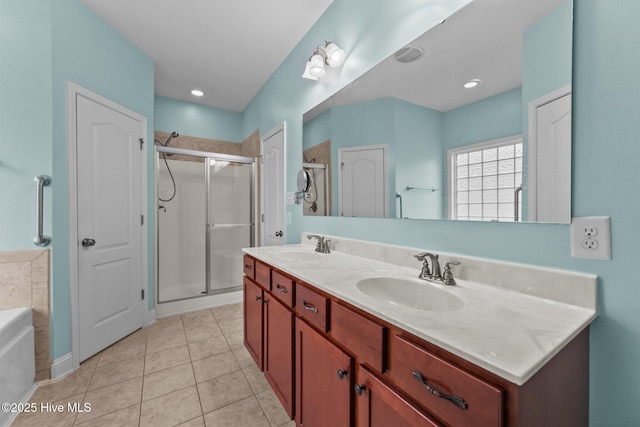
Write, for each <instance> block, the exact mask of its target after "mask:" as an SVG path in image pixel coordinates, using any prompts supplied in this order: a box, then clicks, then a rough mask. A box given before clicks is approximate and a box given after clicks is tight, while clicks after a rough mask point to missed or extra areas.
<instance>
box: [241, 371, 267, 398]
mask: <svg viewBox="0 0 640 427" xmlns="http://www.w3.org/2000/svg"><path fill="white" fill-rule="evenodd" d="M242 372H244V375H245V377H247V381H249V385H250V386H251V388H252V389H253V392H254V393H256V394H258V393H261V392H263V391H265V390H270V389H271V386H270V385H269V383H268V382H267V379H266V378H265V377H264V374H263V373H262V371H260V369H258V367H257V366H256V365H253V366H249V367H246V368H242Z"/></svg>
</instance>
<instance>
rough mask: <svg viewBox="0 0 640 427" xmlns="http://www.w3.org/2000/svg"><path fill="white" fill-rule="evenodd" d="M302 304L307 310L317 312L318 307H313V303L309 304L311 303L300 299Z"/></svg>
mask: <svg viewBox="0 0 640 427" xmlns="http://www.w3.org/2000/svg"><path fill="white" fill-rule="evenodd" d="M302 305H303V306H304V309H305V310H309V311H312V312H314V313H317V312H318V309H317V308H315V307H314V306H313V305H311V304H308V303H307V302H306V301H305V300H302Z"/></svg>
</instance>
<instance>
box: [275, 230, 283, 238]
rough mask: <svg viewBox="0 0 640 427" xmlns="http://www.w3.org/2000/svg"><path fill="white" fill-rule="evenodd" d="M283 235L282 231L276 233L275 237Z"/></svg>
mask: <svg viewBox="0 0 640 427" xmlns="http://www.w3.org/2000/svg"><path fill="white" fill-rule="evenodd" d="M283 234H284V233H283V232H282V231H276V237H282V236H283Z"/></svg>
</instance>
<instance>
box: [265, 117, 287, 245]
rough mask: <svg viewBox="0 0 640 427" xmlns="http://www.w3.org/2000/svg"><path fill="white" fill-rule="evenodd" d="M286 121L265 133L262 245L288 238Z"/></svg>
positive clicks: (276, 243)
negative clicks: (286, 216) (286, 228)
mask: <svg viewBox="0 0 640 427" xmlns="http://www.w3.org/2000/svg"><path fill="white" fill-rule="evenodd" d="M284 176H285V124H284V123H283V124H281V125H280V126H278V127H276V128H275V129H273V130H272V131H270V132H268V133H267V134H265V135H264V136H262V167H261V177H262V179H261V182H260V188H261V197H260V200H261V203H260V204H261V206H262V209H261V211H262V212H261V218H262V227H261V237H262V246H273V245H282V244H283V243H284V242H285V239H284V197H285V184H284Z"/></svg>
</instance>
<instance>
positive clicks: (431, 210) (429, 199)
mask: <svg viewBox="0 0 640 427" xmlns="http://www.w3.org/2000/svg"><path fill="white" fill-rule="evenodd" d="M442 119H443V115H442V113H440V112H438V111H435V110H431V109H429V108H424V107H420V106H418V105H415V104H411V103H408V102H405V101H401V100H399V99H396V100H395V133H396V164H397V165H398V166H397V167H396V169H395V177H396V184H395V188H396V190H395V191H397V192H399V193H400V195H401V196H402V204H403V209H402V210H403V212H402V215H403V217H405V218H432V219H439V218H442V212H443V206H444V200H445V199H444V197H445V196H446V192H444V191H443V189H444V182H443V181H442V177H443V176H444V175H443V169H444V168H443V166H444V163H443V162H442V161H441V159H442V158H443V157H444V154H443V145H442V143H443V129H442ZM407 186H411V187H416V188H436V189H438V191H436V192H431V191H424V190H412V191H407V190H406V188H407ZM390 194H391V199H392V200H393V201H394V203H395V202H396V199H395V197H394V196H393V193H390ZM395 217H398V218H399V217H400V215H399V213H398V215H395Z"/></svg>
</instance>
